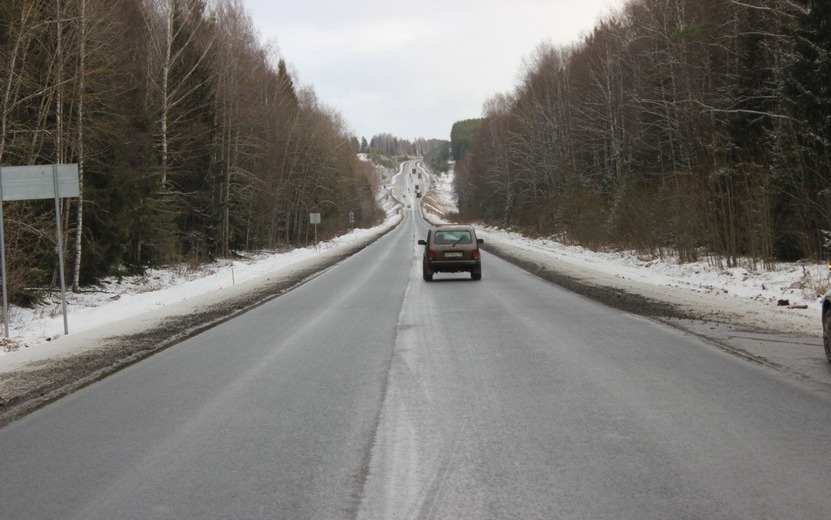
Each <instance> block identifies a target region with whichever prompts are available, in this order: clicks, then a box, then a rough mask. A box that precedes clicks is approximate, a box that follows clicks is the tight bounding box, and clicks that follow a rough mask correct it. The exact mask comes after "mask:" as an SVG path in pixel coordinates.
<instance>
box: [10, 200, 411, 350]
mask: <svg viewBox="0 0 831 520" xmlns="http://www.w3.org/2000/svg"><path fill="white" fill-rule="evenodd" d="M379 203H380V204H381V206H382V208H383V209H384V211H385V212H386V215H387V218H386V220H385V222H384V223H383V224H381V225H379V226H376V227H373V228H369V229H355V230H353V231H352V232H351V233H347V234H344V235H341V236H339V237H337V238H334V239H332V240H329V241H327V242H321V243H320V244H318V246H317V247H315V246H309V247H304V248H298V249H293V250H288V251H282V252H280V251H263V252H260V253H256V254H250V255H246V256H244V257H242V258H239V259H235V260H219V261H217V262H214V263H212V264H208V265H205V266H202V267H200V268H198V269H195V270H191V269H188V268H187V267H185V266H174V267H172V268H166V269H149V270H147V271H146V272H145V274H143V275H137V276H124V277H110V278H108V279H105V280H103V281H102V282H101V283H100V284H98V285H97V286H95V287H85V288H84V289H83V290H82V291H81V292H78V293H73V292H71V291H67V293H66V295H67V314H68V320H67V321H68V324H69V332H70V335H72V334H76V333H79V332H83V331H87V330H90V329H93V328H96V327H100V326H103V325H108V324H113V323H115V322H118V321H121V320H125V319H127V318H132V317H135V316H138V315H141V314H143V313H145V312H147V311H149V310H152V309H156V308H160V307H164V306H168V305H171V304H175V303H178V302H183V301H186V300H196V299H198V298H200V297H202V296H204V295H206V294H209V293H213V292H215V291H221V290H222V289H224V288H228V287H231V286H233V285H238V284H242V283H245V282H247V281H250V280H254V279H256V278H258V277H261V276H264V275H266V274H268V273H273V272H279V271H284V270H286V269H289V268H291V267H292V266H296V265H300V264H303V263H304V262H307V261H308V260H309V259H312V258H315V257H317V256H318V255H320V254H322V253H323V252H326V251H327V250H330V249H334V248H337V247H339V246H344V245H348V244H350V243H352V242H357V241H359V240H362V239H364V238H366V237H368V236H370V235H375V234H378V233H380V232H381V231H382V230H383V229H385V228H387V227H389V226H390V225H392V224H391V223H392V221H393V219H395V218H396V208H397V206H398V203H397V202H396V201H394V200H393V199H392V198H391V197H389V196H387V194H386V193H384V194H381V195H380V196H379ZM63 334H64V325H63V312H62V306H61V295H60V292H59V291H56V292H55V293H53V294H52V295H51V296H50V297H48V298H47V299H45V300H44V302H43V303H41V304H40V305H37V306H35V307H34V308H21V307H15V306H12V307H11V308H10V309H9V336H10V338H9V339H6V338H3V342H2V343H0V359H2V357H3V355H4V354H6V353H8V352H13V351H15V350H18V349H19V348H20V347H36V346H37V345H40V344H43V343H45V342H48V341H52V340H54V339H56V338H58V337H61V336H63Z"/></svg>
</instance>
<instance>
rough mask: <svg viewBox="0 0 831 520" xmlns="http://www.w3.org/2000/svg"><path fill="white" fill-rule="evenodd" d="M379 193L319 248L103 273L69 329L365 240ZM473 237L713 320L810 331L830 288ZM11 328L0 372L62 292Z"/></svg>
mask: <svg viewBox="0 0 831 520" xmlns="http://www.w3.org/2000/svg"><path fill="white" fill-rule="evenodd" d="M383 200H385V201H387V202H385V204H386V205H387V210H388V214H389V215H390V217H389V219H388V221H387V223H385V224H384V225H382V226H378V227H376V228H372V229H356V230H355V231H354V232H353V233H350V234H346V235H343V236H341V237H338V238H336V239H334V240H331V241H329V242H325V243H322V244H320V246H319V247H318V248H314V247H310V248H302V249H295V250H293V251H287V252H263V253H261V254H258V255H251V256H249V257H246V258H244V259H239V260H233V261H230V260H224V261H221V262H217V263H215V264H212V265H210V266H206V267H204V268H201V269H199V270H197V271H189V270H187V269H184V268H172V269H166V270H151V271H148V272H147V274H145V275H144V276H136V277H124V278H121V279H110V280H106V281H105V282H103V283H102V284H100V285H99V286H96V287H89V288H85V290H84V291H83V292H81V293H78V294H75V293H71V292H70V293H68V297H69V300H68V302H69V304H68V322H69V332H70V335H69V336H70V337H71V336H72V335H74V334H77V333H79V332H82V331H89V330H91V329H95V328H99V327H110V328H112V327H117V325H118V323H119V322H121V321H122V320H126V319H128V318H132V317H136V316H140V315H142V314H143V313H147V312H149V311H151V310H154V309H159V308H163V307H165V306H168V305H173V304H179V303H181V302H187V301H193V302H198V301H200V300H201V299H204V298H205V297H206V295H211V297H212V298H214V297H217V295H218V294H221V293H222V291H226V290H229V288H232V287H234V286H235V285H240V284H244V283H246V282H248V281H251V280H255V279H256V278H257V277H262V276H267V275H269V274H274V273H279V272H281V271H285V270H288V269H291V268H292V267H293V266H296V265H298V264H302V263H305V262H308V261H309V259H313V258H315V257H317V256H319V255H321V254H325V252H326V251H330V250H335V249H337V248H339V247H342V246H344V245H348V244H349V243H351V242H354V241H356V240H362V239H363V240H365V239H371V237H373V236H375V235H379V234H380V233H382V232H383V231H384V230H385V229H387V228H388V227H389V226H390V225H393V223H394V222H393V221H392V219H393V218H394V216H393V215H394V214H395V211H394V209H393V206H392V204H393V203H392V202H391V201H390V200H391V199H390V197H387V196H386V195H385V196H384V197H383ZM455 203H456V201H455V196H454V194H453V191H452V173H450V174H447V175H443V176H440V177H439V178H437V184H436V187H435V188H433V191H432V193H431V196H430V197H428V200H427V201H426V202H425V206H426V208H427V211H428V212H430V213H432V214H433V215H435V216H436V217H437V218H439V219H440V218H442V217H443V216H444V215H445V213H450V212H452V211H454V210H455ZM481 235H482V236H483V237H484V238H485V240H486V241H487V242H488V243H490V244H493V245H494V247H499V248H503V249H505V250H510V251H512V252H513V253H515V254H521V255H523V256H524V257H526V258H527V259H528V260H529V261H533V262H536V263H539V264H541V265H552V266H554V265H555V266H556V267H557V268H558V269H562V270H564V271H566V272H567V273H568V274H570V275H573V276H575V277H578V278H581V279H584V280H588V281H590V282H592V283H595V284H599V285H608V286H611V287H618V288H620V289H623V290H628V291H634V292H637V293H640V294H644V295H646V296H649V297H652V298H655V299H659V300H661V299H662V300H664V301H671V302H675V303H679V304H682V305H695V306H698V307H700V308H710V309H711V310H712V316H713V317H714V318H721V319H725V320H731V321H741V320H746V324H748V325H753V326H762V327H764V326H767V327H770V328H775V329H776V330H780V331H791V332H798V333H803V334H809V335H816V336H818V335H819V334H820V332H821V331H820V328H819V308H820V307H819V306H820V303H819V302H820V296H821V294H822V293H823V292H824V291H825V290H826V288H828V287H829V285H831V275H829V271H828V268H827V266H826V265H817V264H809V263H796V264H779V265H778V266H776V268H775V269H772V270H752V269H749V268H746V267H737V268H729V269H728V268H723V267H720V266H718V265H714V264H713V263H711V262H707V261H701V262H695V263H685V264H681V263H678V262H677V261H676V260H675V259H673V258H644V257H640V256H638V255H636V254H634V253H632V252H627V251H614V252H597V251H590V250H588V249H585V248H582V247H579V246H572V245H565V244H561V243H558V242H556V241H554V240H548V239H530V238H527V237H524V236H522V235H519V234H517V233H513V232H510V231H506V230H501V229H494V228H483V229H482V233H481ZM780 300H787V301H788V305H780ZM9 328H10V336H11V341H8V340H7V341H6V342H5V349H4V350H3V351H2V352H0V369H2V365H3V364H4V363H9V362H11V359H12V358H18V357H21V356H26V355H27V354H26V351H36V350H38V349H41V348H45V347H44V345H46V344H50V343H51V344H53V345H52V346H56V345H54V344H55V343H60V341H58V342H56V341H55V340H56V339H58V338H60V337H61V336H63V317H62V313H61V303H60V295H59V294H55V295H54V296H53V297H52V298H51V299H50V300H49V301H47V302H44V303H43V304H42V305H39V306H38V307H36V308H33V309H22V308H17V307H13V308H12V309H11V310H10V319H9ZM17 361H20V360H19V359H18V360H17ZM15 364H16V363H15Z"/></svg>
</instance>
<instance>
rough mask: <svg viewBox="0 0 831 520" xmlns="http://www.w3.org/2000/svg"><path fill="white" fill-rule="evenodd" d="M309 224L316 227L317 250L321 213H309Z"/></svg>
mask: <svg viewBox="0 0 831 520" xmlns="http://www.w3.org/2000/svg"><path fill="white" fill-rule="evenodd" d="M309 224H314V226H315V248H317V225H318V224H320V213H309Z"/></svg>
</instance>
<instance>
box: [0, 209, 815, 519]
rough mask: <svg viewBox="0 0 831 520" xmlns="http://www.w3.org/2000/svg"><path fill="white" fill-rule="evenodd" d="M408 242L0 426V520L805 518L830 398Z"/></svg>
mask: <svg viewBox="0 0 831 520" xmlns="http://www.w3.org/2000/svg"><path fill="white" fill-rule="evenodd" d="M425 230H426V227H425V225H424V224H423V222H420V221H419V220H418V219H416V218H414V216H413V215H412V214H410V213H409V212H408V213H407V216H406V218H405V220H404V222H403V223H402V225H400V226H399V227H398V228H397V229H396V230H394V231H393V232H391V233H389V234H387V235H385V236H384V237H382V238H381V239H380V240H379V241H378V242H377V243H375V244H373V245H372V246H370V247H368V248H367V249H365V250H363V251H362V252H360V253H358V254H356V255H355V256H353V257H351V258H349V259H347V260H345V261H343V262H341V263H340V264H338V265H336V266H335V267H333V268H331V269H329V270H327V271H325V272H323V273H322V274H320V275H319V276H317V277H316V278H314V279H313V280H311V281H309V282H308V283H306V284H304V285H302V286H300V287H298V288H297V289H295V290H293V291H291V292H289V293H287V294H285V295H283V296H281V297H279V298H277V299H275V300H272V301H271V302H269V303H267V304H264V305H262V306H260V307H257V308H255V309H253V310H251V311H249V312H247V313H245V314H243V315H241V316H239V317H238V318H236V319H233V320H231V321H228V322H225V323H223V324H221V325H219V326H217V327H216V328H214V329H211V330H210V331H208V332H205V333H203V334H201V335H198V336H196V337H193V338H191V339H189V340H187V341H185V342H183V343H181V344H179V345H177V346H175V347H172V348H170V349H168V350H165V351H163V352H161V353H159V354H157V355H155V356H153V357H151V358H148V359H146V360H144V361H142V362H140V363H138V364H136V365H133V366H131V367H129V368H127V369H125V370H123V371H121V372H119V373H117V374H115V375H113V376H111V377H108V378H107V379H105V380H102V381H100V382H98V383H96V384H94V385H91V386H89V387H87V388H85V389H83V390H81V391H79V392H77V393H75V394H73V395H70V396H69V397H66V398H64V399H62V400H60V401H57V402H55V403H53V404H51V405H49V406H47V407H45V408H43V409H41V410H39V411H37V412H35V413H33V414H31V415H29V416H27V417H25V418H23V419H21V420H19V421H17V422H15V423H12V424H11V425H9V426H7V427H5V428H3V429H2V430H0V518H2V519H4V520H11V519H50V518H55V519H58V518H59V519H113V518H118V519H133V518H135V519H148V518H171V519H173V518H175V519H185V518H200V519H202V518H269V519H272V518H287V519H304V518H309V519H327V518H361V519H363V518H367V519H387V518H413V519H415V518H436V519H444V518H470V519H487V518H523V519H529V518H540V519H544V518H567V519H574V518H585V519H604V518H614V519H621V518H632V519H649V518H656V519H658V518H660V519H667V518H673V519H683V518H690V519H692V518H696V519H698V518H701V519H717V518H725V519H727V518H729V519H742V518H747V519H763V518H789V519H799V518H810V519H820V518H827V517H828V514H829V513H828V509H829V504H831V491H829V490H831V487H829V482H831V458H829V457H828V455H827V451H828V446H829V444H831V433H829V432H831V393H829V392H823V391H818V390H817V389H816V388H808V387H804V386H801V385H800V384H799V383H798V382H794V381H791V380H789V379H787V378H785V377H784V376H782V375H781V374H779V373H777V372H775V371H772V370H769V369H765V368H763V367H758V366H756V365H753V364H750V363H748V362H746V361H743V360H741V359H738V358H735V357H733V356H730V355H728V354H726V353H724V352H722V351H720V350H717V349H714V348H712V347H710V346H708V345H706V344H704V343H702V342H701V341H700V340H698V339H697V338H695V337H694V336H692V335H689V334H685V333H682V332H679V331H677V330H675V329H673V328H670V327H668V326H666V325H661V324H658V323H656V322H653V321H650V320H646V319H643V318H640V317H636V316H633V315H630V314H626V313H622V312H620V311H616V310H613V309H611V308H609V307H605V306H602V305H600V304H598V303H595V302H593V301H591V300H588V299H585V298H582V297H579V296H576V295H574V294H572V293H569V292H567V291H565V290H563V289H561V288H559V287H557V286H555V285H553V284H550V283H548V282H544V281H542V280H540V279H538V278H536V277H534V276H532V275H530V274H528V273H526V272H525V271H522V270H520V269H518V268H516V267H514V266H512V265H510V264H508V263H506V262H503V261H502V260H499V259H498V258H495V257H493V256H490V255H487V254H485V255H483V265H484V268H483V280H482V281H481V282H474V281H471V280H470V279H469V275H466V274H437V275H436V277H435V281H434V282H432V283H426V282H423V281H422V280H421V266H420V254H421V247H420V246H417V245H416V244H415V241H416V239H417V238H419V237H422V236H423V234H424V233H425Z"/></svg>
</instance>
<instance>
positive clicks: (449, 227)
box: [433, 224, 473, 231]
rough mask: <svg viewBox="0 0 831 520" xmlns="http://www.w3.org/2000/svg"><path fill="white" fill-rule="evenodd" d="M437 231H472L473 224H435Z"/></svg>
mask: <svg viewBox="0 0 831 520" xmlns="http://www.w3.org/2000/svg"><path fill="white" fill-rule="evenodd" d="M433 229H434V230H435V231H470V230H472V229H473V226H470V225H467V224H439V225H435V226H433Z"/></svg>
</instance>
